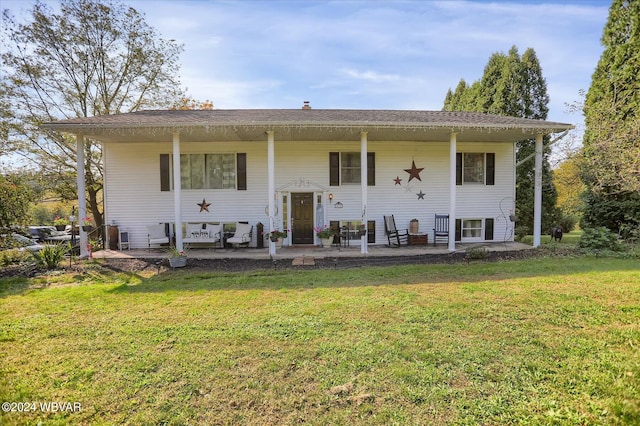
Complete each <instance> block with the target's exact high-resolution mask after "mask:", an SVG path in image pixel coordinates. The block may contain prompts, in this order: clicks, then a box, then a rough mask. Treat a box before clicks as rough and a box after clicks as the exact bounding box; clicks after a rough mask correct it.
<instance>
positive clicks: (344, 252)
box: [93, 242, 532, 259]
mask: <svg viewBox="0 0 640 426" xmlns="http://www.w3.org/2000/svg"><path fill="white" fill-rule="evenodd" d="M456 247H457V250H456V252H457V253H464V252H465V251H467V250H468V249H470V248H479V247H482V248H484V249H486V250H487V251H518V250H529V249H531V248H532V247H531V246H530V245H528V244H523V243H519V242H505V243H476V244H457V245H456ZM437 254H441V255H449V254H451V252H449V250H448V249H447V246H446V245H445V244H439V245H437V246H435V247H434V246H433V245H428V246H403V247H396V248H392V247H386V246H370V247H369V253H368V254H364V255H363V254H362V253H360V247H359V246H358V247H328V248H324V247H317V246H292V247H282V248H279V249H278V250H277V253H276V255H275V256H274V257H273V258H274V259H297V258H303V259H309V258H325V257H332V258H368V257H405V256H421V255H437ZM93 257H94V258H95V259H163V258H168V257H169V252H168V250H166V249H165V250H163V249H151V250H148V249H133V250H123V251H118V250H100V251H97V252H95V253H93ZM188 257H189V258H190V259H271V256H269V249H268V248H261V249H258V248H237V249H190V250H189V251H188Z"/></svg>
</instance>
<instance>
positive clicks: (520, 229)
mask: <svg viewBox="0 0 640 426" xmlns="http://www.w3.org/2000/svg"><path fill="white" fill-rule="evenodd" d="M514 234H515V240H516V241H522V239H523V238H524V237H526V236H527V235H529V227H528V226H526V225H518V226H516V228H515V230H514Z"/></svg>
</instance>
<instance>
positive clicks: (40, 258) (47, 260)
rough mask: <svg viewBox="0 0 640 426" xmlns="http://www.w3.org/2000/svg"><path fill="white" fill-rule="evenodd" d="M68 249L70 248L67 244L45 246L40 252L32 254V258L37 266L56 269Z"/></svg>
mask: <svg viewBox="0 0 640 426" xmlns="http://www.w3.org/2000/svg"><path fill="white" fill-rule="evenodd" d="M70 249H71V246H70V245H69V244H68V243H66V244H52V245H48V246H45V247H44V248H43V249H42V250H40V251H37V252H33V253H32V256H33V258H34V260H35V261H36V264H37V265H38V266H40V267H44V268H46V269H56V268H57V267H58V265H59V264H60V262H61V261H62V259H64V256H65V254H67V252H69V250H70Z"/></svg>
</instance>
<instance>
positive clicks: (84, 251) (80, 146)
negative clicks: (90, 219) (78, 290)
mask: <svg viewBox="0 0 640 426" xmlns="http://www.w3.org/2000/svg"><path fill="white" fill-rule="evenodd" d="M76 157H77V158H76V161H77V169H78V176H77V182H78V228H79V229H80V234H79V235H80V257H89V248H88V247H87V242H88V240H89V239H88V238H87V233H86V232H85V231H83V230H82V219H83V218H85V217H87V195H86V192H87V190H86V184H85V181H84V175H85V168H84V135H80V134H78V135H76ZM72 232H73V230H72Z"/></svg>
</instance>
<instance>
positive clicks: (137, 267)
mask: <svg viewBox="0 0 640 426" xmlns="http://www.w3.org/2000/svg"><path fill="white" fill-rule="evenodd" d="M571 254H575V251H574V250H569V249H565V250H562V251H556V252H554V253H553V255H554V256H565V255H571ZM481 255H482V257H481V258H473V257H472V256H471V255H470V254H469V253H465V252H456V253H452V254H432V255H419V256H384V257H382V256H381V257H366V258H344V257H342V258H341V257H331V256H328V257H324V258H315V259H314V262H313V265H299V266H296V265H293V262H292V259H279V260H269V259H188V262H187V266H186V267H185V268H178V269H171V268H170V267H169V265H168V261H167V259H166V258H158V259H109V260H105V261H104V262H102V261H100V262H87V261H80V262H76V263H75V264H73V265H71V266H69V265H65V264H64V263H63V264H62V265H61V266H62V269H63V270H66V271H75V272H78V273H82V272H85V271H87V270H89V269H92V270H95V269H100V268H107V269H109V270H112V271H117V272H130V273H139V272H143V271H151V272H157V273H161V272H166V271H174V272H175V273H180V272H185V273H188V272H196V271H198V272H206V271H227V272H251V271H257V270H307V269H345V268H363V267H369V266H392V265H410V264H453V263H469V262H473V263H476V262H497V261H509V260H519V259H528V258H534V257H540V256H547V255H549V252H548V251H547V250H545V249H544V248H542V249H538V250H516V251H502V252H497V251H496V252H493V251H492V252H485V253H482V254H481ZM44 273H51V272H50V271H49V272H47V271H43V270H40V269H37V268H36V267H35V266H33V265H12V266H7V267H2V268H0V278H2V277H33V276H36V275H39V274H44Z"/></svg>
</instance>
